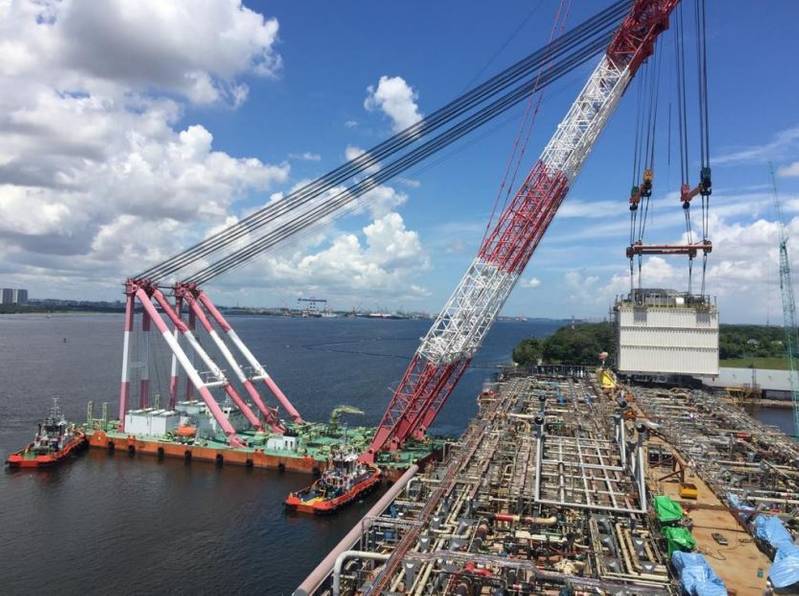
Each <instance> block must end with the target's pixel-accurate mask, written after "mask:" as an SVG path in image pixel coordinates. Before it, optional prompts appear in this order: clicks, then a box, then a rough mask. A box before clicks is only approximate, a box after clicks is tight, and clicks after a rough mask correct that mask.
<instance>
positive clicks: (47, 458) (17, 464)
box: [6, 431, 87, 468]
mask: <svg viewBox="0 0 799 596" xmlns="http://www.w3.org/2000/svg"><path fill="white" fill-rule="evenodd" d="M86 446H87V442H86V435H84V434H83V433H82V432H80V431H78V432H76V433H75V435H74V436H73V438H72V439H71V440H69V441H67V443H66V444H65V445H64V447H63V448H62V449H59V450H58V451H53V452H52V453H44V454H40V455H33V454H31V453H30V450H31V448H32V447H33V443H31V444H30V445H28V447H27V448H25V449H21V450H20V451H17V452H15V453H12V454H11V455H9V456H8V459H7V460H6V463H7V464H8V466H9V467H11V468H47V467H52V466H55V465H58V464H60V463H61V462H63V461H64V460H65V459H67V458H68V457H69V456H70V455H71V454H72V453H77V452H78V451H81V450H82V449H84V448H85V447H86Z"/></svg>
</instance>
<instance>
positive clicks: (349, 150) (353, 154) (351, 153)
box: [344, 145, 366, 161]
mask: <svg viewBox="0 0 799 596" xmlns="http://www.w3.org/2000/svg"><path fill="white" fill-rule="evenodd" d="M364 153H366V151H365V150H364V149H361V148H360V147H355V146H353V145H347V147H346V148H345V149H344V157H345V158H346V159H347V161H352V160H353V159H356V158H358V157H360V156H361V155H363V154H364Z"/></svg>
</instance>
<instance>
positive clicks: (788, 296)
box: [771, 168, 799, 437]
mask: <svg viewBox="0 0 799 596" xmlns="http://www.w3.org/2000/svg"><path fill="white" fill-rule="evenodd" d="M771 182H772V185H773V188H774V205H775V207H776V210H777V222H778V224H779V227H780V237H779V242H780V296H781V297H782V316H783V325H784V329H785V352H786V355H787V356H788V376H789V377H790V380H791V398H792V399H793V432H794V435H795V436H798V437H799V381H797V378H796V349H797V339H799V336H797V327H796V300H795V299H794V295H793V280H792V278H791V260H790V258H789V257H788V232H787V230H786V229H785V222H784V220H783V218H782V206H781V205H780V199H779V195H778V194H777V183H776V180H775V178H774V170H773V168H772V170H771Z"/></svg>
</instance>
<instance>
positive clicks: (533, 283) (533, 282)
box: [519, 277, 541, 290]
mask: <svg viewBox="0 0 799 596" xmlns="http://www.w3.org/2000/svg"><path fill="white" fill-rule="evenodd" d="M519 285H520V286H521V287H523V288H527V289H529V290H533V289H535V288H537V287H538V286H540V285H541V280H540V279H538V278H537V277H531V278H529V279H523V280H521V281H520V282H519Z"/></svg>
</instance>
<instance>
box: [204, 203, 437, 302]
mask: <svg viewBox="0 0 799 596" xmlns="http://www.w3.org/2000/svg"><path fill="white" fill-rule="evenodd" d="M429 268H430V260H429V258H428V256H427V254H426V253H425V251H424V249H423V248H422V244H421V240H420V238H419V235H418V234H417V233H416V232H415V231H412V230H408V229H407V228H406V227H405V222H404V221H403V219H402V216H401V215H400V214H399V213H396V212H388V213H386V214H385V215H383V216H382V217H379V218H376V219H374V220H373V221H371V222H370V223H368V224H367V225H365V226H364V227H363V228H362V229H361V230H360V234H357V233H334V234H317V235H314V236H306V237H305V238H301V239H298V240H297V241H296V242H295V245H294V246H286V247H283V248H282V249H281V250H280V251H279V252H277V253H274V254H272V253H269V254H264V255H261V256H260V257H259V258H258V259H256V260H255V261H253V262H251V263H250V264H249V265H248V266H247V267H246V268H245V269H244V270H242V271H241V273H240V275H238V276H237V277H236V279H235V280H230V279H225V281H224V282H223V283H224V285H223V286H222V287H221V288H220V289H221V290H222V291H223V292H224V291H225V289H226V288H229V287H235V288H236V289H237V290H238V289H240V288H241V287H242V283H243V284H244V285H245V287H246V286H249V287H259V286H261V287H270V288H276V289H278V290H279V291H280V292H281V293H283V294H284V295H291V294H298V293H303V292H316V291H319V290H321V291H323V292H325V294H326V295H330V296H337V297H345V298H346V299H348V300H356V299H358V298H360V297H363V296H381V297H383V298H385V297H394V298H396V297H398V296H399V297H402V298H408V299H414V298H419V297H422V296H425V295H427V293H428V292H427V290H426V289H425V288H424V287H423V286H420V285H418V282H416V278H417V276H418V274H419V273H421V272H424V271H426V270H428V269H429Z"/></svg>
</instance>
